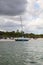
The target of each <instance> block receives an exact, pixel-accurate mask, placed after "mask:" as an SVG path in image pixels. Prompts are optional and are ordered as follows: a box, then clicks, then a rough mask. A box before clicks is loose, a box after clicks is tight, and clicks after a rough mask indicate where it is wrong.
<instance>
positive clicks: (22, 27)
mask: <svg viewBox="0 0 43 65" xmlns="http://www.w3.org/2000/svg"><path fill="white" fill-rule="evenodd" d="M20 21H21V32H22V31H23V25H22V18H21V16H20Z"/></svg>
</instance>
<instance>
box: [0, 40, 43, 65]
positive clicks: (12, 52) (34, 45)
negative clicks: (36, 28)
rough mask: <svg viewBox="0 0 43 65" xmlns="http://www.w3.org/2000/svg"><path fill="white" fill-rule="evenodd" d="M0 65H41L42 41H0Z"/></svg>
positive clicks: (42, 61)
mask: <svg viewBox="0 0 43 65" xmlns="http://www.w3.org/2000/svg"><path fill="white" fill-rule="evenodd" d="M0 65H43V40H30V41H28V42H14V41H11V42H10V41H9V42H8V41H0Z"/></svg>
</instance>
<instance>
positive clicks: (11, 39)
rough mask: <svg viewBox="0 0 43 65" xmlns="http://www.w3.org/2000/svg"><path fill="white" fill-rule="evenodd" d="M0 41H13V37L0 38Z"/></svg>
mask: <svg viewBox="0 0 43 65" xmlns="http://www.w3.org/2000/svg"><path fill="white" fill-rule="evenodd" d="M0 41H15V39H0Z"/></svg>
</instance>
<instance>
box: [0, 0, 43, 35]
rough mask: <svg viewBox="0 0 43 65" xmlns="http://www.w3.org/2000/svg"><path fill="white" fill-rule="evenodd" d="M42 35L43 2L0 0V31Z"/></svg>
mask: <svg viewBox="0 0 43 65" xmlns="http://www.w3.org/2000/svg"><path fill="white" fill-rule="evenodd" d="M20 16H21V18H22V24H23V31H24V32H26V33H35V34H42V33H43V0H0V31H16V30H17V29H19V30H21V27H20V26H21V22H20Z"/></svg>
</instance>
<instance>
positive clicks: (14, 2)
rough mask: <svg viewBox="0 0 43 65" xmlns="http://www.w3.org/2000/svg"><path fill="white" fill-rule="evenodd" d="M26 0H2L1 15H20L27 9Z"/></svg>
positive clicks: (0, 4) (0, 2) (0, 5)
mask: <svg viewBox="0 0 43 65" xmlns="http://www.w3.org/2000/svg"><path fill="white" fill-rule="evenodd" d="M26 3H27V1H26V0H0V15H19V14H21V13H22V12H24V11H25V8H26Z"/></svg>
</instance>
